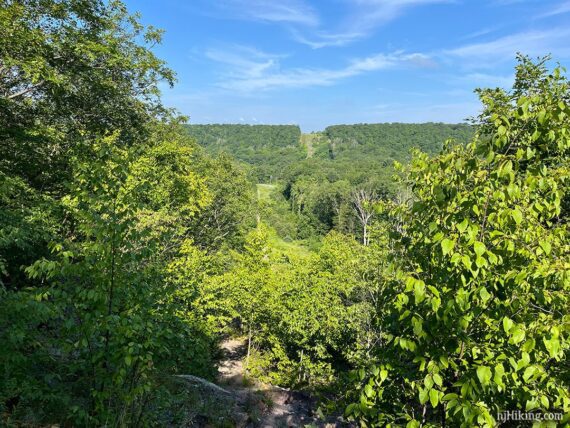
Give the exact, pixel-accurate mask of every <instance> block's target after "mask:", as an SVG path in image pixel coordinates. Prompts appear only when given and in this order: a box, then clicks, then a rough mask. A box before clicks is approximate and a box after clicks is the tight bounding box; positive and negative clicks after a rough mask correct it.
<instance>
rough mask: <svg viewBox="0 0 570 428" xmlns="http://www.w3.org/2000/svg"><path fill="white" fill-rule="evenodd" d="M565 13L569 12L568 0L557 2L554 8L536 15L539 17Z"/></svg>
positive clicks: (569, 3)
mask: <svg viewBox="0 0 570 428" xmlns="http://www.w3.org/2000/svg"><path fill="white" fill-rule="evenodd" d="M565 13H570V1H565V2H562V3H560V4H558V5H557V6H555V7H554V8H552V9H550V10H548V11H546V12H544V13H542V14H540V15H539V16H538V17H539V18H549V17H551V16H557V15H562V14H565Z"/></svg>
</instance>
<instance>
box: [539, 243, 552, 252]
mask: <svg viewBox="0 0 570 428" xmlns="http://www.w3.org/2000/svg"><path fill="white" fill-rule="evenodd" d="M539 245H540V248H542V250H543V251H544V253H545V254H546V255H547V256H549V255H550V252H551V251H552V245H550V242H548V241H540V242H539Z"/></svg>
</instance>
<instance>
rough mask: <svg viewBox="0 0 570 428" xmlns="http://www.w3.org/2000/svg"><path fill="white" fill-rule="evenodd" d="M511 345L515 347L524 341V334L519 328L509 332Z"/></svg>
mask: <svg viewBox="0 0 570 428" xmlns="http://www.w3.org/2000/svg"><path fill="white" fill-rule="evenodd" d="M510 334H511V343H513V344H514V345H516V344H517V343H520V342H522V341H523V340H524V338H525V332H524V330H523V329H522V328H520V327H515V328H514V329H513V330H512V331H511V332H510Z"/></svg>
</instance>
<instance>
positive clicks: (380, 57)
mask: <svg viewBox="0 0 570 428" xmlns="http://www.w3.org/2000/svg"><path fill="white" fill-rule="evenodd" d="M245 53H249V56H248V57H247V58H246V57H245V55H244V54H245ZM206 56H207V58H208V59H210V60H212V61H215V62H217V63H219V64H221V65H222V68H223V71H222V74H221V76H220V77H221V79H220V81H219V82H218V86H219V87H221V88H224V89H226V90H231V91H237V92H240V93H254V92H255V91H267V90H272V89H282V88H302V87H310V86H330V85H333V84H335V83H337V82H339V81H341V80H343V79H347V78H350V77H353V76H358V75H362V74H365V73H370V72H373V71H379V70H384V69H389V68H396V67H432V66H433V65H434V61H433V59H432V58H431V57H429V56H427V55H424V54H421V53H404V52H393V53H389V54H384V53H379V54H375V55H371V56H368V57H365V58H359V59H354V60H352V61H350V62H349V63H348V64H347V65H346V66H345V67H342V68H338V69H326V68H303V67H297V68H290V69H282V67H281V64H280V61H279V59H280V58H282V56H279V55H272V54H267V53H264V52H260V51H257V50H255V49H251V48H246V47H239V48H237V47H234V49H232V51H231V52H229V51H221V50H210V51H207V52H206Z"/></svg>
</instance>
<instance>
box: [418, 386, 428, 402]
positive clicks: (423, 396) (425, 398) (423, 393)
mask: <svg viewBox="0 0 570 428" xmlns="http://www.w3.org/2000/svg"><path fill="white" fill-rule="evenodd" d="M419 398H420V404H425V403H427V401H428V400H429V395H428V390H427V389H423V388H420V394H419Z"/></svg>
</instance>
